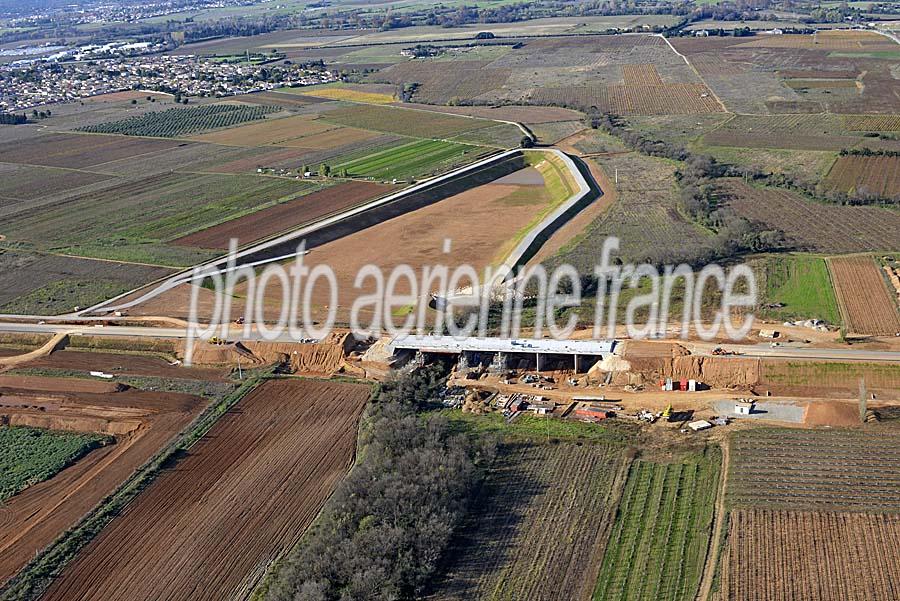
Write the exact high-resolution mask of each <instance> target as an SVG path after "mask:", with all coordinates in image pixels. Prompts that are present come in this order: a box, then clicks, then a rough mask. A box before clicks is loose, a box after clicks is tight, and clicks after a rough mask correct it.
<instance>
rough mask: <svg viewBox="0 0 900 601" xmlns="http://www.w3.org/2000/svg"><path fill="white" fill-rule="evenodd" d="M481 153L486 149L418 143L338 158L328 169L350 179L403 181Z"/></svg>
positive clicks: (432, 141) (467, 160)
mask: <svg viewBox="0 0 900 601" xmlns="http://www.w3.org/2000/svg"><path fill="white" fill-rule="evenodd" d="M484 153H485V149H484V148H481V147H479V146H470V145H468V144H456V143H453V142H442V141H438V140H417V141H414V142H409V143H408V144H402V145H400V146H393V147H390V148H387V149H384V150H379V151H378V152H375V153H371V154H364V155H363V156H358V157H347V159H345V160H341V159H340V158H339V159H338V161H339V162H338V163H337V164H335V165H332V166H331V168H332V172H341V171H343V170H346V171H347V175H349V176H351V177H372V178H375V179H381V180H387V179H394V178H396V179H401V180H402V179H408V178H412V177H417V176H422V175H429V174H432V173H434V172H435V171H438V170H443V169H444V168H447V167H450V166H453V165H457V164H459V163H462V162H471V161H473V160H475V158H477V157H479V156H481V155H483V154H484ZM463 159H465V160H463Z"/></svg>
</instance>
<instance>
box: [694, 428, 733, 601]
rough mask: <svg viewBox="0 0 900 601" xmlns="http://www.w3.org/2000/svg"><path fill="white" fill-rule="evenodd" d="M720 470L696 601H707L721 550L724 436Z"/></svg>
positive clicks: (725, 459)
mask: <svg viewBox="0 0 900 601" xmlns="http://www.w3.org/2000/svg"><path fill="white" fill-rule="evenodd" d="M721 446H722V467H721V468H720V469H721V470H722V473H721V476H720V478H719V490H718V492H717V494H716V503H715V505H714V506H713V511H714V513H713V522H714V523H713V527H712V533H711V534H710V537H709V547H708V548H707V551H706V561H705V562H704V564H703V573H702V574H701V576H700V589H699V590H698V591H697V601H707V599H709V594H710V592H711V591H712V586H713V581H714V580H715V575H716V568H717V567H718V563H719V556H720V555H721V551H722V547H723V545H722V532H723V531H724V528H725V526H726V524H727V522H728V520H727V515H728V511H727V510H726V508H725V491H726V490H727V487H728V461H729V459H730V457H729V452H730V449H729V441H728V438H727V437H726V438H725V440H723V441H722V445H721Z"/></svg>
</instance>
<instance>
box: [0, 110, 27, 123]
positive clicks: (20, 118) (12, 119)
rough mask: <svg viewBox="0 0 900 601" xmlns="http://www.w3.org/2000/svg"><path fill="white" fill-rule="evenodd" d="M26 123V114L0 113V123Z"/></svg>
mask: <svg viewBox="0 0 900 601" xmlns="http://www.w3.org/2000/svg"><path fill="white" fill-rule="evenodd" d="M23 123H28V116H27V115H25V114H24V113H23V114H21V115H20V114H18V113H0V125H22V124H23Z"/></svg>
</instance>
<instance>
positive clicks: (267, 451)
mask: <svg viewBox="0 0 900 601" xmlns="http://www.w3.org/2000/svg"><path fill="white" fill-rule="evenodd" d="M368 396H369V388H368V386H364V385H356V384H343V383H335V382H325V381H314V380H275V381H270V382H267V383H265V384H264V385H263V386H261V387H260V388H258V389H257V390H256V391H254V392H252V393H251V394H250V395H249V396H247V397H246V398H245V399H243V400H242V401H241V402H240V403H238V405H237V406H236V407H235V408H234V409H232V410H231V411H230V412H229V413H228V414H226V415H225V416H223V417H222V418H221V419H220V420H219V422H218V423H217V424H216V425H215V426H214V427H213V429H212V430H211V431H210V432H209V434H207V435H206V436H205V437H204V438H203V439H202V440H201V441H200V442H199V443H197V445H195V446H194V447H193V448H192V449H191V451H190V452H189V453H188V455H187V457H186V458H185V459H183V460H182V461H180V462H178V464H177V466H176V467H174V468H173V469H171V470H169V471H167V472H165V473H163V474H162V475H161V476H160V477H159V478H158V479H157V480H156V481H155V482H154V483H153V484H152V485H151V486H150V487H149V488H148V489H147V490H146V491H144V492H143V493H142V494H141V495H140V496H139V497H138V498H137V499H136V500H135V501H134V503H133V504H132V505H131V506H130V507H129V508H128V509H127V510H126V511H125V512H124V513H123V514H122V515H120V516H119V517H118V518H116V519H115V520H113V522H112V523H110V524H109V525H108V526H107V527H106V529H105V530H104V531H103V532H102V533H101V534H100V536H99V537H98V538H96V539H95V540H94V541H93V542H92V543H91V544H90V545H88V546H87V547H86V548H85V549H84V550H83V551H82V552H81V554H80V555H79V557H78V558H77V559H76V560H75V561H74V562H73V563H72V564H71V565H70V566H69V567H68V568H67V569H66V570H65V571H64V572H63V574H62V575H61V576H60V577H59V579H57V580H56V582H55V583H54V584H53V586H51V588H50V590H49V591H48V592H47V593H46V595H45V596H44V598H45V599H47V600H54V599H59V600H65V601H75V600H78V599H85V600H87V599H91V600H95V599H104V600H106V601H113V600H116V599H121V600H128V601H132V600H134V599H167V600H170V601H172V600H178V599H185V600H186V599H190V600H191V601H198V600H201V599H210V600H215V601H220V600H222V599H233V598H243V595H244V594H245V593H246V592H247V591H248V590H249V589H250V587H252V586H253V585H254V584H255V582H256V581H257V580H258V579H259V577H260V576H262V573H263V570H264V569H265V567H266V565H267V564H268V562H270V561H271V560H273V559H274V558H275V557H277V556H278V555H279V554H280V553H282V552H283V551H284V550H286V549H287V548H289V547H290V546H291V545H293V544H294V543H296V541H297V540H298V538H299V537H300V536H301V535H302V534H303V532H304V530H305V529H306V528H307V527H308V526H309V524H310V523H311V522H312V520H313V518H314V517H315V516H316V514H317V513H318V512H319V510H320V508H321V506H322V504H323V503H324V502H325V500H326V499H327V498H328V496H329V495H330V494H331V492H332V491H333V490H334V487H335V486H336V485H337V483H338V482H339V481H340V479H341V478H342V477H343V476H344V474H345V473H346V471H347V469H348V467H349V465H350V463H351V461H352V458H353V453H354V450H355V445H356V428H357V420H358V418H359V415H360V412H361V411H362V408H363V406H364V404H365V402H366V399H367V398H368Z"/></svg>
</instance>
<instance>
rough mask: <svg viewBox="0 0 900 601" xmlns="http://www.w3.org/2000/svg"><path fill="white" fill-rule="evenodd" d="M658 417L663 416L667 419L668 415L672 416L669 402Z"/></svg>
mask: <svg viewBox="0 0 900 601" xmlns="http://www.w3.org/2000/svg"><path fill="white" fill-rule="evenodd" d="M660 417H663V418H665V419H669V418H670V417H672V404H671V403H669V404H668V405H666V408H665V409H664V410H663V412H662V415H660Z"/></svg>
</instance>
